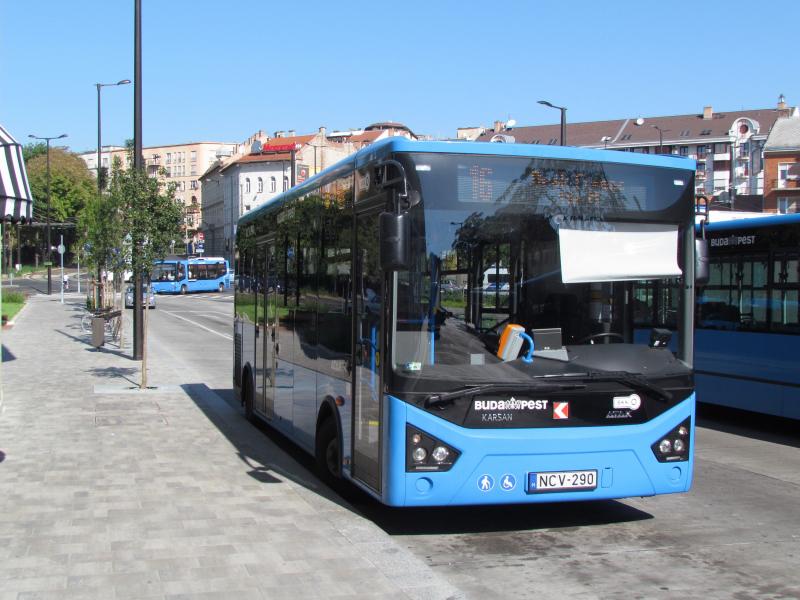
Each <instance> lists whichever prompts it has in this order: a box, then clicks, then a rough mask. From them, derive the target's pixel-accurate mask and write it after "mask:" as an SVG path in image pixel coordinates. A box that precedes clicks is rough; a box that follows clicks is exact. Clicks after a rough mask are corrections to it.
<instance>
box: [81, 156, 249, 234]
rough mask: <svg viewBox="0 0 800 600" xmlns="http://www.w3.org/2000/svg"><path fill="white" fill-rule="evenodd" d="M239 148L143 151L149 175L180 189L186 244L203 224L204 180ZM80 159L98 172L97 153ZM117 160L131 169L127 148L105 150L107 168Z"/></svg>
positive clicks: (177, 191)
mask: <svg viewBox="0 0 800 600" xmlns="http://www.w3.org/2000/svg"><path fill="white" fill-rule="evenodd" d="M237 147H238V144H236V143H232V142H190V143H188V144H170V145H166V146H148V147H146V148H142V155H143V157H144V164H145V168H146V169H147V173H148V174H150V175H152V176H154V177H158V178H159V179H160V180H162V181H164V182H165V183H174V184H175V186H176V188H175V197H176V198H177V199H178V200H180V201H181V203H182V204H183V206H184V210H185V221H184V235H185V240H184V241H185V242H187V243H188V242H189V241H191V240H192V239H194V238H195V237H196V234H197V231H198V229H199V228H200V224H201V218H202V216H201V215H202V213H201V207H202V204H203V201H202V189H201V186H200V176H201V175H202V174H203V173H204V172H205V171H206V170H207V169H208V168H209V167H210V166H211V165H212V164H213V163H214V162H215V161H217V160H219V159H221V158H226V157H230V156H233V154H234V152H235V151H236V148H237ZM80 156H81V158H83V160H84V161H85V162H86V165H87V167H89V169H90V170H92V169H94V172H96V170H97V153H96V152H95V153H92V152H86V153H83V154H81V155H80ZM117 158H119V160H120V161H121V162H122V165H124V166H125V167H126V168H127V167H128V166H129V163H130V158H129V156H128V151H127V150H126V149H125V148H120V147H118V146H116V147H113V146H112V147H109V149H106V148H105V147H104V154H101V162H102V166H103V167H107V166H108V165H113V164H114V160H115V159H117Z"/></svg>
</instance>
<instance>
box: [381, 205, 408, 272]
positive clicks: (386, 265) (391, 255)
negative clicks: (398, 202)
mask: <svg viewBox="0 0 800 600" xmlns="http://www.w3.org/2000/svg"><path fill="white" fill-rule="evenodd" d="M409 233H410V228H409V219H408V215H407V214H406V213H402V214H399V215H396V214H394V213H390V212H383V213H381V216H380V236H381V239H380V249H381V269H383V270H384V271H387V272H389V271H406V270H408V262H409V258H408V255H409V248H408V244H409V237H410V235H409Z"/></svg>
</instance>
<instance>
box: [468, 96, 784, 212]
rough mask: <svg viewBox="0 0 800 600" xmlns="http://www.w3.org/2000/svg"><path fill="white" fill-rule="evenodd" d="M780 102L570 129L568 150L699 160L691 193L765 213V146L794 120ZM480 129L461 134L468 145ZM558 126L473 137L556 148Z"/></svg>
mask: <svg viewBox="0 0 800 600" xmlns="http://www.w3.org/2000/svg"><path fill="white" fill-rule="evenodd" d="M797 114H798V109H797V107H788V106H787V105H786V102H785V99H784V97H783V96H781V97H780V98H779V101H778V104H777V106H776V107H775V108H764V109H753V110H740V111H725V112H719V111H715V110H714V109H713V107H711V106H705V107H703V110H702V112H699V113H696V114H689V115H673V116H656V117H631V118H624V119H614V120H609V121H591V122H584V123H568V124H567V126H566V141H567V145H570V146H582V147H587V148H605V149H608V150H619V151H626V152H641V153H645V154H648V153H657V154H676V155H679V156H685V157H687V158H693V159H695V160H697V175H696V181H695V191H696V193H698V194H704V195H706V196H708V197H711V198H714V199H715V200H717V201H718V202H722V203H725V204H727V205H728V206H730V207H731V208H734V209H737V210H757V211H761V210H762V209H763V206H762V204H763V195H764V185H765V183H764V164H763V157H764V145H765V143H766V140H767V136H768V135H769V132H770V130H771V129H772V126H773V125H774V124H775V122H776V121H777V120H778V119H779V118H781V117H788V116H791V115H797ZM477 130H479V128H461V129H460V130H459V131H458V135H459V137H460V138H461V139H469V138H470V137H472V136H473V135H474V134H475V133H476V131H477ZM560 138H561V132H560V125H558V124H556V125H536V126H530V127H507V126H506V124H505V123H503V122H502V121H496V122H495V124H494V128H492V129H486V130H485V131H484V132H483V133H481V134H480V135H478V136H477V138H476V139H477V141H482V142H493V141H494V142H516V143H527V144H547V145H558V144H559V143H560V142H561V140H560Z"/></svg>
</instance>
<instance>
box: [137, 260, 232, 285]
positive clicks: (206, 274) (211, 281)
mask: <svg viewBox="0 0 800 600" xmlns="http://www.w3.org/2000/svg"><path fill="white" fill-rule="evenodd" d="M150 278H151V283H152V286H153V290H154V291H155V292H157V293H159V294H186V293H187V292H214V291H218V292H223V291H225V290H226V289H230V287H231V278H230V275H229V274H228V261H227V260H226V259H224V258H222V257H215V256H209V257H204V258H176V259H166V260H160V261H157V262H156V263H155V264H154V265H153V272H152V273H151V276H150Z"/></svg>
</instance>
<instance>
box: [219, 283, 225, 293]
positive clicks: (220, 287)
mask: <svg viewBox="0 0 800 600" xmlns="http://www.w3.org/2000/svg"><path fill="white" fill-rule="evenodd" d="M224 291H225V284H224V283H220V284H219V293H220V294H221V293H222V292H224Z"/></svg>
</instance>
